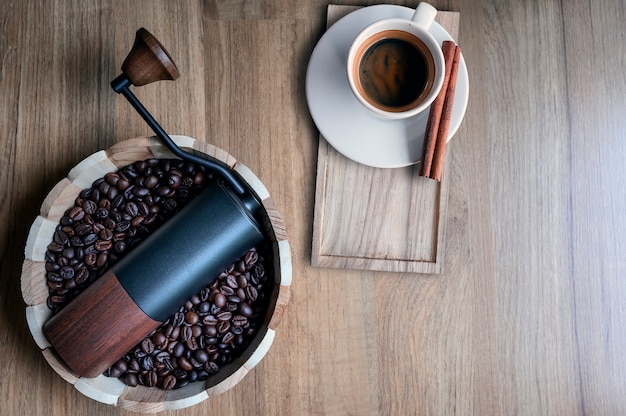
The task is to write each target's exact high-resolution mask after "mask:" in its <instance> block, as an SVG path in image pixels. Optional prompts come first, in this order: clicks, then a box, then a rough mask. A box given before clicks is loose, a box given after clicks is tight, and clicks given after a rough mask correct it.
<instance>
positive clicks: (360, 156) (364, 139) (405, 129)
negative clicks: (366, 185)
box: [306, 5, 469, 168]
mask: <svg viewBox="0 0 626 416" xmlns="http://www.w3.org/2000/svg"><path fill="white" fill-rule="evenodd" d="M413 12H414V10H413V9H410V8H408V7H403V6H395V5H377V6H369V7H364V8H362V9H359V10H356V11H354V12H352V13H350V14H348V15H347V16H345V17H343V18H342V19H340V20H338V21H337V22H336V23H335V24H333V25H332V26H331V27H330V28H329V29H328V30H327V31H326V33H325V34H324V36H322V38H321V39H320V41H319V42H318V44H317V46H316V47H315V49H314V50H313V53H312V55H311V59H310V61H309V66H308V68H307V74H306V96H307V102H308V105H309V111H310V112H311V116H312V117H313V121H314V122H315V125H316V126H317V128H318V129H319V131H320V133H321V134H322V136H324V138H325V139H326V140H327V141H328V142H329V143H330V144H331V145H332V146H333V147H334V148H335V149H337V151H339V152H340V153H342V154H343V155H344V156H346V157H348V158H350V159H352V160H354V161H356V162H359V163H361V164H364V165H368V166H373V167H379V168H398V167H403V166H409V165H412V164H415V163H417V162H419V160H420V158H421V157H422V145H423V141H424V131H425V130H426V120H427V118H428V111H424V112H423V113H421V114H418V115H417V116H415V117H412V118H409V119H405V120H385V119H382V118H379V117H377V116H376V115H374V114H373V113H371V112H370V111H369V110H367V109H366V108H365V107H363V106H362V105H361V104H360V103H359V102H358V101H357V99H356V97H355V96H354V94H353V93H352V91H351V90H350V86H349V85H348V78H347V75H346V62H347V57H348V49H349V48H350V44H351V43H352V41H353V40H354V38H355V37H356V35H357V34H358V33H359V32H360V31H361V30H363V29H364V28H365V27H366V26H368V25H369V24H371V23H373V22H375V21H377V20H381V19H386V18H391V17H400V18H405V19H410V18H411V16H412V15H413ZM430 33H431V34H432V35H433V36H434V37H435V39H437V41H439V43H443V41H444V40H453V39H452V37H451V36H450V34H449V33H448V32H447V31H446V30H445V29H443V28H442V27H441V26H440V25H439V24H438V23H436V22H434V23H433V25H432V27H431V29H430ZM468 96H469V79H468V76H467V67H466V66H465V60H464V59H463V56H461V62H460V64H459V73H458V78H457V84H456V90H455V97H454V106H453V109H452V120H451V123H450V129H449V133H448V140H450V139H451V138H452V136H453V135H454V133H456V131H457V130H458V128H459V126H460V125H461V121H462V120H463V116H464V115H465V109H466V108H467V100H468Z"/></svg>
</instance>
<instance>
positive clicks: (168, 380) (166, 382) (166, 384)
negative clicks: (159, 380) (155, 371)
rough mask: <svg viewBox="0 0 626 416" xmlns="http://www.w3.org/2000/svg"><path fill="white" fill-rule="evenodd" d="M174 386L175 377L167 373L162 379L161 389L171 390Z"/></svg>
mask: <svg viewBox="0 0 626 416" xmlns="http://www.w3.org/2000/svg"><path fill="white" fill-rule="evenodd" d="M175 386H176V377H174V376H173V375H171V374H170V375H168V376H166V377H165V378H164V379H163V389H164V390H172V389H173V388H174V387H175Z"/></svg>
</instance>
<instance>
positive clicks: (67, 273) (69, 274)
mask: <svg viewBox="0 0 626 416" xmlns="http://www.w3.org/2000/svg"><path fill="white" fill-rule="evenodd" d="M59 275H60V276H61V277H62V278H63V279H64V280H68V279H72V278H73V277H74V269H73V268H72V267H70V266H64V267H61V269H60V270H59Z"/></svg>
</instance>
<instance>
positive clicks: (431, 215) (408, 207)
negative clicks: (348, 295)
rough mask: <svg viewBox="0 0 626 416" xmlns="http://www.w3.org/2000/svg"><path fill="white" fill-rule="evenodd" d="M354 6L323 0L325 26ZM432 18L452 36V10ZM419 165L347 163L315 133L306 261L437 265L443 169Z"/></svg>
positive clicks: (346, 265)
mask: <svg viewBox="0 0 626 416" xmlns="http://www.w3.org/2000/svg"><path fill="white" fill-rule="evenodd" d="M356 9H358V7H354V6H338V5H330V6H328V13H327V27H330V26H331V25H332V24H333V23H335V22H336V21H337V20H338V19H340V18H341V17H343V16H345V15H346V14H348V13H350V12H352V11H354V10H356ZM436 21H437V22H438V23H439V24H440V25H441V26H442V27H443V28H444V29H446V30H447V31H448V33H450V35H451V36H452V37H453V38H454V39H458V28H459V13H457V12H441V11H440V12H438V14H437V18H436ZM418 170H419V165H415V166H410V167H406V168H401V169H380V168H372V167H369V166H365V165H361V164H359V163H357V162H354V161H352V160H350V159H348V158H346V157H345V156H343V155H342V154H340V153H339V152H338V151H336V150H335V149H334V148H333V147H332V146H330V145H329V144H328V142H327V141H326V139H324V137H322V136H321V135H320V138H319V147H318V162H317V183H316V192H315V211H314V220H313V245H312V256H311V262H312V264H313V266H318V267H332V268H343V269H360V270H378V271H389V272H409V273H429V274H439V273H442V272H443V257H444V251H445V241H444V237H445V226H446V211H447V204H448V189H449V175H448V168H447V165H445V166H444V172H443V175H442V180H441V182H436V181H434V180H431V179H426V178H424V177H421V176H419V175H418Z"/></svg>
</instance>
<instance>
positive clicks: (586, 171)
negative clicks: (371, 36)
mask: <svg viewBox="0 0 626 416" xmlns="http://www.w3.org/2000/svg"><path fill="white" fill-rule="evenodd" d="M341 3H342V4H354V5H366V4H368V3H367V2H366V1H363V2H356V1H342V2H341ZM372 3H373V2H372ZM394 3H396V4H404V5H408V6H411V7H414V6H416V4H417V1H414V0H411V1H398V2H394ZM432 3H433V5H435V6H436V7H438V8H440V9H441V10H452V11H458V12H460V13H461V19H460V35H459V44H460V45H461V46H462V48H463V53H464V56H465V59H466V62H467V66H468V72H469V79H470V98H469V106H468V109H467V113H466V117H465V120H464V121H463V124H462V125H461V128H460V130H459V132H458V133H457V135H456V137H455V138H454V140H453V141H452V142H450V144H449V146H448V152H449V153H448V155H447V156H448V158H447V163H449V168H450V170H449V172H450V175H451V177H450V191H449V204H448V212H447V231H446V238H445V241H446V255H445V265H444V267H445V271H444V273H443V274H441V275H415V274H402V273H383V272H363V271H350V270H338V269H322V268H314V267H312V266H311V257H310V253H311V238H312V228H313V209H314V193H315V177H316V172H315V170H316V158H317V143H318V131H317V129H316V127H315V125H314V124H313V122H312V120H311V118H310V115H309V112H308V108H307V104H306V99H305V91H304V79H305V74H306V66H307V62H308V60H309V57H310V54H311V52H312V50H313V48H314V46H315V44H316V42H317V41H318V40H319V38H320V37H321V35H322V34H323V31H324V28H325V23H326V8H327V5H328V3H327V2H323V1H319V0H275V1H254V0H247V1H246V0H225V1H204V2H203V1H180V2H176V1H141V2H123V1H117V2H112V1H104V0H103V1H98V2H82V1H64V0H54V1H50V2H40V1H36V2H35V1H30V2H28V1H22V2H19V1H9V0H1V1H0V21H1V24H0V167H1V169H2V175H1V176H0V236H1V238H0V273H1V280H0V369H1V374H0V414H2V415H32V416H35V415H45V416H54V415H91V416H100V415H114V414H122V415H126V414H130V413H129V412H126V411H123V410H120V409H117V408H115V407H112V406H107V405H104V404H100V403H98V402H95V401H93V400H90V399H88V398H86V397H85V396H83V395H82V394H80V393H79V392H77V391H76V390H74V389H73V388H72V386H71V385H69V384H68V383H67V382H65V381H64V380H62V379H61V378H60V377H59V376H58V375H57V374H56V373H55V372H54V371H53V370H52V369H51V368H50V367H49V366H48V364H47V363H46V361H45V360H44V359H43V357H42V356H41V354H40V352H39V349H38V348H37V346H36V345H35V343H34V342H33V341H32V338H31V336H30V333H29V331H28V328H27V326H26V320H25V316H24V314H25V305H24V303H23V301H22V299H21V294H20V274H21V263H22V260H23V250H24V244H25V240H26V236H27V234H28V230H29V227H30V224H31V223H32V221H33V220H34V218H35V217H36V216H37V214H38V211H39V207H40V205H41V202H42V201H43V199H44V197H45V195H46V194H47V193H48V192H49V191H50V189H51V188H52V187H53V186H54V184H55V183H57V182H58V181H59V180H60V179H62V178H63V177H65V175H66V174H67V172H68V171H69V169H71V168H72V167H73V166H74V165H75V164H76V163H78V162H79V161H80V160H82V159H83V158H85V157H86V156H88V155H90V154H92V153H94V152H96V151H98V150H100V149H104V148H107V147H110V146H111V145H113V144H115V143H116V142H119V141H121V140H124V139H128V138H132V137H137V136H142V135H147V134H150V131H149V129H148V128H147V127H146V125H145V124H144V123H143V122H142V121H141V119H140V118H139V117H138V116H137V115H136V114H135V113H134V112H133V111H132V110H131V109H130V107H129V104H128V103H126V102H125V100H124V99H123V98H121V97H119V96H117V95H116V94H115V93H113V92H112V90H111V89H110V87H109V82H110V81H111V80H112V79H113V78H114V77H115V76H117V75H118V74H119V68H120V65H121V61H122V60H123V58H124V57H125V56H126V54H127V52H128V50H129V47H130V45H131V44H132V41H133V39H134V34H135V31H136V30H137V29H138V28H139V27H142V26H143V27H146V28H147V29H148V30H150V31H151V32H153V33H154V34H155V35H156V36H157V37H158V38H159V39H160V40H161V41H162V42H163V43H164V44H165V45H166V47H167V48H168V49H169V51H170V52H171V53H172V55H173V57H174V59H175V61H176V62H177V64H178V66H179V68H180V70H181V73H182V76H181V78H180V79H179V80H177V81H176V82H162V83H157V84H151V85H148V86H145V87H142V88H141V89H136V90H135V93H136V94H137V95H138V97H139V98H140V99H141V100H142V101H143V103H144V104H145V105H146V106H147V107H148V108H149V109H150V110H151V111H152V113H153V115H154V116H155V118H157V120H159V121H160V122H161V124H162V125H163V126H164V127H165V128H166V129H167V130H168V131H169V132H171V133H176V134H184V135H188V136H191V137H195V138H196V139H199V140H202V141H207V142H210V143H212V144H214V145H217V146H219V147H222V148H223V149H225V150H227V151H228V152H230V153H232V154H233V155H234V156H235V157H236V158H237V159H238V160H240V161H241V162H242V163H244V164H246V165H247V166H248V167H250V168H251V169H252V170H253V171H254V172H255V173H256V174H257V175H258V176H259V177H260V178H261V180H262V181H263V182H264V183H265V184H266V185H267V187H268V190H269V192H270V194H271V195H272V197H273V199H274V201H275V202H276V205H277V207H278V209H279V210H280V212H281V214H282V216H283V219H284V222H285V225H286V228H287V232H288V235H289V238H290V243H291V248H292V251H293V270H294V273H293V274H294V278H293V285H292V299H291V303H290V305H289V308H288V309H287V312H286V314H285V316H284V318H283V321H282V323H281V325H280V327H279V330H278V333H277V336H276V339H275V341H274V345H273V346H272V348H271V350H270V352H269V353H268V355H267V356H266V357H265V359H264V360H263V361H262V362H261V363H260V364H259V365H258V366H257V367H256V368H255V369H254V370H253V371H252V372H251V373H250V374H249V375H248V376H247V377H246V378H245V379H244V380H243V381H242V382H241V383H239V384H238V385H237V386H235V387H234V388H233V389H232V390H230V391H228V392H226V393H224V394H222V395H220V396H216V397H212V398H210V399H209V400H207V401H205V402H203V403H201V404H198V405H196V406H194V407H191V408H188V409H186V410H181V411H171V412H169V413H168V414H172V415H173V414H185V415H205V414H219V415H230V414H233V415H235V414H236V415H252V414H255V415H257V414H258V415H308V414H321V415H345V414H353V415H370V414H372V415H374V414H376V415H377V414H383V415H387V414H389V415H414V414H420V415H452V414H454V415H470V414H476V415H579V414H581V415H582V414H585V415H624V414H626V394H624V392H625V391H626V359H625V358H624V357H625V353H624V351H625V350H626V279H625V278H626V255H625V251H626V191H625V186H624V180H625V178H626V167H625V164H624V158H625V157H626V116H625V113H626V75H624V74H625V72H624V68H625V67H626V30H625V29H624V21H625V20H626V11H625V9H626V7H625V4H624V1H623V0H606V1H602V2H600V1H589V0H584V1H583V0H568V1H556V0H524V1H514V0H499V1H489V0H471V1H470V0H466V1H460V0H449V1H447V0H440V1H435V0H433V2H432ZM356 232H358V231H356Z"/></svg>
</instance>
